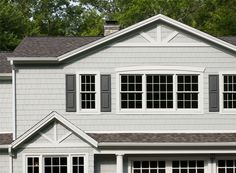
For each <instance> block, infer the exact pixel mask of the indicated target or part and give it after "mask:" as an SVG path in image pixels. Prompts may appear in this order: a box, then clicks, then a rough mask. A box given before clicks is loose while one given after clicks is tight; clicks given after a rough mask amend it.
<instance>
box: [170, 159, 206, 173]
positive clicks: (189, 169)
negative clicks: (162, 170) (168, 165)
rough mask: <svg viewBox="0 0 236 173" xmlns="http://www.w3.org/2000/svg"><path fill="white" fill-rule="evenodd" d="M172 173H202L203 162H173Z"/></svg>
mask: <svg viewBox="0 0 236 173" xmlns="http://www.w3.org/2000/svg"><path fill="white" fill-rule="evenodd" d="M172 173H204V161H203V160H174V161H172Z"/></svg>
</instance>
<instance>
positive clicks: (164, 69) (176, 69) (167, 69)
mask: <svg viewBox="0 0 236 173" xmlns="http://www.w3.org/2000/svg"><path fill="white" fill-rule="evenodd" d="M182 69H183V70H182ZM204 70H205V68H202V67H181V66H133V67H121V68H116V69H115V71H116V72H117V73H116V93H117V95H116V96H117V98H116V114H157V113H158V114H181V115H182V114H203V112H204V101H203V92H204V88H203V83H204V81H203V72H204ZM122 74H124V75H125V74H142V84H145V85H146V83H145V80H144V78H145V76H146V75H147V74H171V75H173V96H174V97H173V108H166V109H149V108H147V107H146V103H145V104H143V105H142V108H140V109H121V105H120V102H121V101H120V100H121V98H120V93H121V89H120V87H121V86H120V84H121V81H120V75H122ZM179 74H190V75H191V74H196V75H198V93H199V94H198V108H197V109H194V108H193V109H178V108H177V98H176V96H175V95H176V94H177V93H178V92H177V80H176V78H177V75H179ZM145 85H143V87H142V95H143V97H142V103H144V101H145V102H146V100H145V95H146V88H145ZM174 99H175V100H174Z"/></svg>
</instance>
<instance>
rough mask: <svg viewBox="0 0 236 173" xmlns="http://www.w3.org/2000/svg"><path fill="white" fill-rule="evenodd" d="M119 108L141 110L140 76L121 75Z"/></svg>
mask: <svg viewBox="0 0 236 173" xmlns="http://www.w3.org/2000/svg"><path fill="white" fill-rule="evenodd" d="M121 108H122V109H140V108H142V75H121Z"/></svg>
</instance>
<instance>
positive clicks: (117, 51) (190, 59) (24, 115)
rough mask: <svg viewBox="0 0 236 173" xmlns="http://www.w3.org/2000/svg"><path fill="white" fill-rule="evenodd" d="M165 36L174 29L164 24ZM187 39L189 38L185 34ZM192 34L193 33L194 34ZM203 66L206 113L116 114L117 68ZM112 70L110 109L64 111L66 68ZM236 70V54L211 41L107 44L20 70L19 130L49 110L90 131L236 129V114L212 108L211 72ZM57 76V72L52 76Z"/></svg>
mask: <svg viewBox="0 0 236 173" xmlns="http://www.w3.org/2000/svg"><path fill="white" fill-rule="evenodd" d="M162 32H163V34H164V33H165V35H166V36H167V35H168V34H170V33H171V32H173V31H172V30H171V29H165V28H164V29H162ZM182 39H186V38H182ZM190 39H195V38H192V37H190ZM142 65H146V66H150V65H151V66H155V65H156V66H161V65H163V66H166V65H167V66H168V65H170V66H171V65H172V66H173V65H179V66H199V67H206V70H205V73H204V91H203V92H204V114H197V115H196V114H194V115H191V114H182V115H174V114H172V115H171V114H169V115H168V114H165V115H162V114H158V113H157V114H148V115H147V114H146V115H135V114H132V115H130V114H128V115H126V114H122V115H121V114H116V95H117V94H116V83H115V82H116V73H115V68H117V67H127V66H142ZM89 70H91V71H100V72H101V74H111V86H112V88H111V95H112V98H111V100H112V112H107V113H106V112H103V113H101V114H93V115H88V114H81V113H80V114H77V113H68V112H65V74H70V73H72V74H74V73H76V72H77V71H89ZM225 70H227V71H236V57H234V56H232V55H231V54H229V53H228V52H226V51H225V50H222V49H220V48H216V47H213V46H211V45H209V46H208V47H191V48H190V47H106V48H104V49H101V50H99V51H97V52H94V53H93V54H91V55H88V56H87V57H86V58H80V59H79V60H77V61H74V62H73V63H68V64H65V65H64V67H63V68H61V66H60V67H55V66H53V67H45V66H38V67H34V68H33V67H20V68H19V71H18V72H17V75H16V77H17V116H18V117H17V126H18V134H17V135H20V134H22V133H23V132H25V130H27V129H28V128H30V127H31V126H32V125H33V124H35V123H37V122H38V121H39V120H41V119H42V118H43V117H45V116H46V115H48V114H49V113H50V112H51V111H57V112H58V113H60V114H62V115H63V116H65V118H66V119H68V120H69V121H71V122H73V124H75V125H77V126H78V127H79V128H81V129H82V130H86V131H123V130H124V131H131V130H136V131H140V130H155V131H158V130H199V129H200V130H236V115H228V114H227V115H226V114H220V113H212V112H209V106H208V105H209V101H208V98H209V96H208V75H209V74H217V73H218V72H219V71H225ZM54 76H55V77H54Z"/></svg>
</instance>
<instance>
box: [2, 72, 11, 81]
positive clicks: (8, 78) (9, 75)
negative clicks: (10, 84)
mask: <svg viewBox="0 0 236 173" xmlns="http://www.w3.org/2000/svg"><path fill="white" fill-rule="evenodd" d="M11 78H12V74H11V73H0V80H11Z"/></svg>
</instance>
